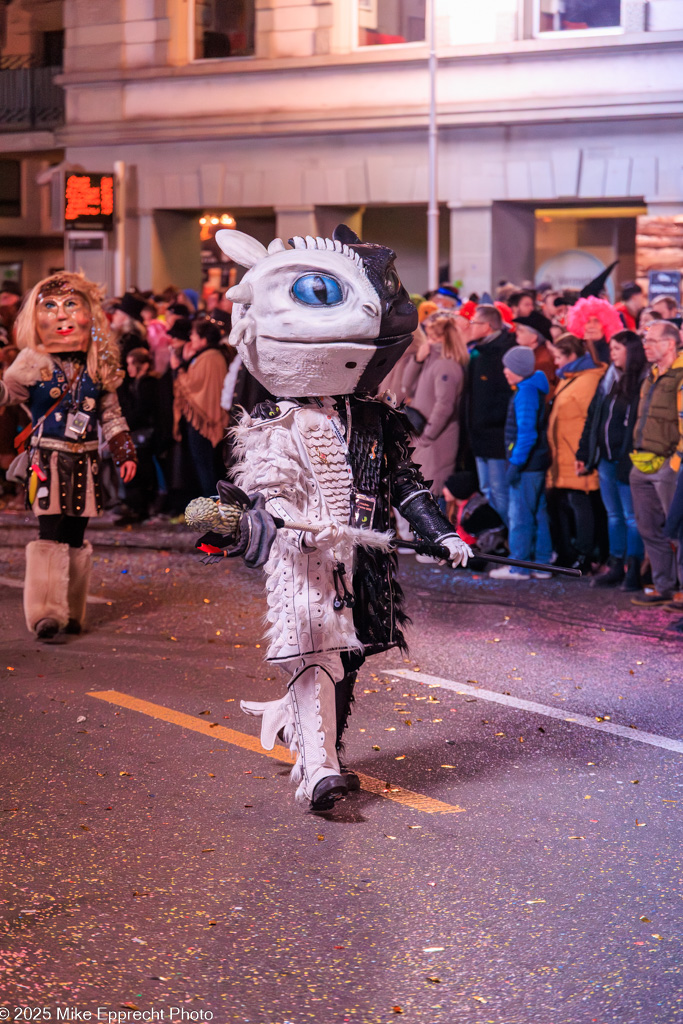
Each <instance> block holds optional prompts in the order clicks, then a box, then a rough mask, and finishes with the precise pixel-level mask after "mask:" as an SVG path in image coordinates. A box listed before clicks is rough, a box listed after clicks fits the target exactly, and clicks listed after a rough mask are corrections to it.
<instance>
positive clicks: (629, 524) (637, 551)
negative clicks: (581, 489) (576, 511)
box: [598, 459, 645, 559]
mask: <svg viewBox="0 0 683 1024" xmlns="http://www.w3.org/2000/svg"><path fill="white" fill-rule="evenodd" d="M617 467H618V463H617V462H608V461H607V459H601V461H600V462H599V464H598V476H599V477H600V495H601V497H602V503H603V505H604V506H605V511H606V512H607V531H608V534H609V553H610V557H611V558H621V559H623V558H624V557H626V558H633V557H635V558H641V559H642V558H643V556H644V554H645V548H644V546H643V540H642V537H641V536H640V533H639V532H638V526H637V525H636V514H635V512H634V510H633V498H632V497H631V487H630V485H629V484H623V483H621V481H620V480H619V479H618V477H617Z"/></svg>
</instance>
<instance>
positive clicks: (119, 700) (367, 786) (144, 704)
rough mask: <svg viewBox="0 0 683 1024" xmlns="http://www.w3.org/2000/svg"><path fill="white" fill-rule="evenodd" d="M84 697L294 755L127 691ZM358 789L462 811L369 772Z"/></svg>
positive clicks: (431, 810) (285, 756)
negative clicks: (395, 786)
mask: <svg viewBox="0 0 683 1024" xmlns="http://www.w3.org/2000/svg"><path fill="white" fill-rule="evenodd" d="M88 697H96V698H97V700H104V701H107V703H108V704H116V705H117V706H118V707H121V708H128V709H129V710H130V711H139V712H140V714H142V715H149V716H150V717H151V718H158V719H160V720H161V721H162V722H170V723H171V724H172V725H180V726H182V728H183V729H192V730H193V731H194V732H201V733H202V734H203V735H204V736H210V737H211V739H212V740H221V741H222V742H223V743H232V745H233V746H235V747H242V749H243V750H251V751H252V753H254V754H262V755H263V756H264V757H272V758H274V759H275V760H276V761H286V762H287V763H288V764H294V754H292V752H291V751H290V750H288V749H287V747H283V746H281V744H279V743H277V744H276V745H275V747H274V748H273V750H264V749H263V747H262V746H261V743H260V742H259V740H258V739H257V737H256V736H249V734H248V733H245V732H238V731H237V730H236V729H228V728H227V727H226V726H224V725H214V726H212V725H211V724H210V723H209V722H202V721H201V719H199V718H195V716H194V715H186V714H184V713H183V712H182V711H174V710H173V708H165V707H164V706H163V705H162V704H153V703H152V702H151V701H148V700H140V699H139V698H138V697H131V696H130V694H127V693H119V692H118V690H94V691H92V692H91V693H89V694H88ZM358 777H359V778H360V784H361V788H362V789H364V790H366V792H368V793H375V794H377V795H379V796H383V797H386V799H387V800H393V801H394V802H395V803H397V804H403V806H404V807H411V808H412V809H413V810H414V811H424V812H425V813H426V814H457V813H458V812H459V811H464V810H465V808H464V807H458V805H457V804H446V803H443V801H441V800H434V799H433V798H432V797H430V796H424V795H423V794H422V793H413V792H412V791H411V790H409V789H387V788H386V783H385V782H381V781H380V780H379V779H375V778H373V776H372V775H362V774H361V773H360V772H359V773H358Z"/></svg>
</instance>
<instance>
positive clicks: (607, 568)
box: [0, 274, 683, 610]
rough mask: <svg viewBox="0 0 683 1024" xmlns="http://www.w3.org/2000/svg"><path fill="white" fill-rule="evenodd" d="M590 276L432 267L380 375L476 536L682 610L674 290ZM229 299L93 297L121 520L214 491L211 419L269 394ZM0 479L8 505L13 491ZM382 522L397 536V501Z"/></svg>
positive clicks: (508, 571) (6, 331) (508, 570)
mask: <svg viewBox="0 0 683 1024" xmlns="http://www.w3.org/2000/svg"><path fill="white" fill-rule="evenodd" d="M605 279H606V274H604V275H601V277H600V278H598V279H596V281H594V282H591V283H590V285H588V286H587V287H586V288H585V289H584V290H583V292H581V293H576V292H557V291H555V290H553V289H552V288H551V287H550V286H540V287H536V288H532V287H522V288H520V287H516V286H514V285H512V284H509V283H504V284H501V286H500V287H499V289H498V290H497V292H496V295H495V298H494V297H492V296H490V295H487V294H484V295H481V296H480V295H471V296H470V297H469V298H468V299H467V301H462V299H461V298H460V296H459V294H458V290H457V289H456V288H452V287H449V286H447V285H444V286H442V287H441V288H439V290H438V291H437V292H435V293H433V294H430V295H427V296H414V298H415V301H416V303H417V305H418V313H419V320H420V325H419V327H418V329H417V331H416V332H415V336H414V339H413V343H412V345H411V346H410V348H409V350H408V351H407V352H406V354H405V355H404V356H403V358H402V359H401V361H400V362H399V363H398V364H397V366H396V367H394V369H393V370H392V371H391V373H390V375H389V377H388V378H387V379H386V380H385V382H384V383H383V385H382V388H381V390H382V391H389V392H392V393H393V394H394V395H395V396H396V400H397V401H398V402H399V404H401V405H402V407H403V408H404V410H405V412H406V415H407V416H408V418H409V419H410V421H411V424H412V427H413V431H414V434H415V452H414V456H413V457H414V458H415V460H416V461H417V462H418V463H419V464H420V465H421V467H422V469H423V473H424V476H425V478H426V479H427V480H428V481H430V483H429V486H430V487H431V489H432V491H433V493H434V495H435V496H436V497H437V499H438V500H439V501H440V503H441V504H442V507H443V508H444V510H445V511H446V512H447V514H448V515H449V517H450V518H451V521H452V522H453V524H454V526H455V527H456V528H457V529H458V532H459V533H460V535H461V536H462V537H463V538H464V539H465V540H467V541H469V542H471V543H476V545H477V547H478V549H479V551H481V552H484V553H486V552H488V553H494V552H496V553H509V554H510V556H511V557H513V558H514V559H517V560H527V561H534V562H536V563H550V562H557V563H558V564H560V565H564V566H573V567H576V568H579V569H580V570H581V571H582V573H584V574H588V575H591V577H592V579H591V585H593V586H596V587H616V586H620V587H621V588H622V589H624V590H627V591H631V592H633V594H634V597H633V600H634V601H635V602H636V603H638V604H642V605H659V604H667V605H668V606H671V607H673V608H678V609H680V610H683V543H681V544H679V543H678V541H679V539H680V538H681V533H682V531H683V484H681V481H682V480H683V474H682V473H681V469H680V467H681V456H682V455H683V355H682V354H681V315H680V310H679V309H678V306H677V304H676V302H675V301H674V300H673V299H670V298H668V297H664V298H660V299H658V300H657V301H655V302H653V303H652V305H648V304H647V300H646V297H645V295H644V293H643V291H642V289H641V288H640V287H639V285H637V284H627V285H625V286H624V287H623V288H622V289H621V296H620V300H619V301H618V302H617V303H611V302H610V301H609V299H608V297H607V293H606V292H605V290H604V289H605ZM20 303H21V294H20V292H19V290H18V288H17V287H16V286H15V285H13V284H12V283H9V282H5V283H4V284H2V285H1V286H0V374H1V373H2V372H3V370H4V368H6V367H7V366H8V365H9V364H10V363H11V362H12V360H13V358H15V356H16V354H17V349H16V348H15V346H14V343H13V323H14V319H15V318H16V315H17V312H18V310H19V307H20ZM231 308H232V304H231V302H230V301H229V300H228V299H227V298H226V297H225V295H224V294H223V293H221V292H212V293H209V294H205V295H204V296H203V297H202V298H200V297H199V295H198V294H197V293H196V292H194V291H192V290H190V289H186V290H185V291H179V290H177V289H176V288H171V287H169V288H168V289H166V291H164V292H163V293H161V294H153V293H151V292H144V293H141V292H139V291H138V290H137V289H131V290H129V291H128V292H126V293H125V294H124V295H123V296H120V297H118V298H115V299H110V300H108V301H107V302H106V303H105V309H106V312H107V315H108V317H109V319H110V322H111V327H112V332H113V335H114V337H115V339H116V341H117V343H118V347H119V351H120V358H121V367H122V369H123V370H124V371H125V377H124V380H123V383H122V385H121V388H120V389H119V398H120V403H121V407H122V410H123V412H124V415H125V417H126V419H127V421H128V424H129V426H130V429H131V433H132V435H133V439H134V441H135V445H136V448H137V452H138V460H139V468H138V472H137V475H136V477H135V479H134V480H133V481H132V482H131V483H128V484H122V483H121V482H120V481H118V479H117V478H116V476H115V474H114V473H113V472H112V473H111V475H107V474H106V473H105V479H104V480H103V484H104V488H105V491H106V492H107V493H108V501H107V504H108V507H109V509H110V510H111V512H110V514H111V515H112V517H114V518H115V522H116V523H117V524H120V525H129V524H134V523H140V522H144V521H152V522H158V521H161V520H163V519H171V520H177V521H180V519H181V517H182V512H183V509H184V507H185V505H186V503H187V501H188V500H190V499H191V498H193V497H196V496H197V495H206V496H208V495H211V494H213V493H215V489H216V480H217V479H219V478H220V477H222V476H224V475H225V467H226V465H227V466H229V464H230V441H229V439H228V437H227V428H228V427H229V425H230V424H231V422H234V421H235V418H236V416H237V415H238V410H239V409H240V408H242V407H243V408H246V409H247V410H249V411H251V409H252V408H253V407H254V405H255V404H256V403H258V402H260V401H262V400H264V399H265V398H268V397H271V396H269V395H268V394H267V393H266V392H265V391H264V389H263V388H262V387H261V386H260V385H259V384H258V382H257V381H255V380H254V378H253V377H251V376H250V375H249V374H248V373H247V371H246V368H245V367H244V366H243V365H242V362H241V359H240V357H239V355H238V354H237V353H236V351H235V349H234V348H232V347H231V346H230V345H228V343H227V338H228V335H229V332H230V327H231ZM24 422H26V419H25V412H23V411H22V410H21V408H17V407H11V408H4V409H2V410H0V480H1V479H2V477H1V474H2V471H3V470H5V469H6V468H7V466H8V465H9V463H10V462H11V459H12V457H13V455H14V449H13V445H12V441H13V438H14V436H15V435H16V433H17V431H18V430H19V429H21V427H22V426H23V424H24ZM105 454H106V453H105ZM105 465H106V459H105ZM4 487H5V494H4V500H5V502H6V503H9V504H10V505H11V504H12V502H14V504H15V506H16V507H19V506H20V504H21V503H22V502H23V496H22V495H21V494H17V495H15V496H14V497H13V496H12V489H11V486H10V485H4ZM397 529H398V532H399V534H400V535H401V536H403V537H404V538H406V539H407V534H406V529H407V524H406V523H405V522H404V521H402V520H401V517H400V516H398V514H397ZM406 550H408V549H406ZM417 557H418V558H420V559H422V560H427V556H424V555H418V556H417ZM477 564H478V565H481V566H485V562H484V561H480V562H478V563H477ZM490 575H491V576H492V577H493V578H505V579H510V580H529V579H530V578H534V579H544V578H547V577H548V576H549V575H550V574H549V573H548V572H547V571H546V570H543V569H541V568H538V569H525V568H521V567H516V566H502V567H497V568H494V569H492V570H491V571H490Z"/></svg>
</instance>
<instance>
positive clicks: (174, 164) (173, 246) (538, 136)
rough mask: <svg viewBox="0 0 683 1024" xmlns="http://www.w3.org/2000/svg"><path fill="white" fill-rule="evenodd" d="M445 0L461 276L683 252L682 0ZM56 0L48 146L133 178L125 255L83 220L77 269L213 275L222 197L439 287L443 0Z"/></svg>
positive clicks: (22, 0)
mask: <svg viewBox="0 0 683 1024" xmlns="http://www.w3.org/2000/svg"><path fill="white" fill-rule="evenodd" d="M55 2H56V0H45V2H44V3H40V0H31V2H29V0H14V2H13V4H12V5H10V7H9V9H8V10H9V11H12V8H15V10H18V9H19V8H21V7H22V6H23V7H25V8H26V7H28V8H34V9H37V8H43V9H44V10H47V8H48V7H51V6H52V5H53V4H54V3H55ZM434 2H435V4H436V7H435V21H436V45H437V53H438V71H437V90H436V99H437V113H438V126H439V171H438V181H439V186H438V198H439V206H440V214H441V215H440V261H441V263H442V264H443V265H444V267H445V268H447V271H445V272H447V275H448V277H449V279H451V280H454V279H460V280H461V281H462V282H463V284H464V287H465V289H466V290H467V291H470V290H478V291H481V290H482V289H485V288H486V289H490V288H491V287H493V286H495V284H496V283H497V282H498V281H499V280H501V279H504V278H507V279H511V280H515V281H521V280H524V279H534V277H535V276H536V275H537V273H538V271H539V269H542V268H543V266H544V265H545V266H546V267H547V266H548V260H549V259H550V260H552V259H553V258H554V257H556V256H557V255H558V254H559V253H564V254H566V253H569V254H571V253H572V252H573V251H574V250H579V251H581V252H583V253H588V254H589V256H592V257H593V258H595V259H596V260H600V261H601V262H602V263H607V262H610V261H611V259H616V258H619V259H620V261H621V262H620V267H619V270H618V278H619V280H626V279H633V278H634V277H635V276H636V275H637V274H641V275H642V274H643V273H644V271H646V270H647V269H650V268H651V266H652V263H653V262H654V263H656V264H657V268H659V269H664V267H665V266H666V267H669V268H671V269H675V268H676V267H678V268H679V269H683V0H621V2H619V0H479V4H478V5H473V4H468V3H466V2H465V0H434ZM57 6H58V7H59V10H60V12H61V16H62V18H63V28H64V51H63V52H64V60H63V72H62V73H61V74H60V75H58V76H57V78H56V83H57V85H58V87H61V88H62V89H63V90H64V94H65V97H66V100H65V114H64V123H63V124H62V125H61V126H59V127H57V128H56V129H55V130H54V131H53V132H52V133H51V134H50V138H49V143H50V144H49V146H48V145H47V143H48V139H47V138H44V139H41V141H40V146H42V148H40V149H34V150H31V154H32V155H31V159H36V160H39V161H40V160H42V161H43V163H45V162H46V160H49V158H52V160H53V166H56V164H57V158H59V159H61V160H62V161H63V164H62V166H63V168H66V173H68V172H69V169H70V168H76V169H78V170H80V171H81V172H92V173H99V174H103V173H116V175H117V183H118V187H117V192H116V202H117V218H118V226H117V229H116V231H115V232H113V233H109V234H108V235H107V236H106V238H105V240H104V243H103V245H104V249H105V250H106V253H107V256H106V260H105V259H104V254H103V251H100V254H99V255H98V250H97V249H93V250H90V249H88V247H87V246H88V244H89V243H88V241H87V239H88V238H89V237H90V236H88V235H87V234H85V235H81V236H78V239H77V242H78V243H80V247H79V248H76V249H74V248H73V246H72V248H71V249H68V251H69V255H68V256H67V259H68V260H71V261H72V263H74V265H75V264H76V263H80V264H82V265H84V267H85V268H86V269H89V270H90V272H91V273H95V272H96V271H97V268H98V267H99V268H101V274H102V273H104V274H106V275H107V277H108V283H109V285H110V288H112V289H115V290H121V288H122V286H123V285H124V284H131V283H135V284H137V285H138V286H139V287H140V288H154V289H161V288H163V287H164V286H165V285H167V284H169V283H171V282H172V283H174V284H176V285H178V286H181V287H182V286H185V287H198V286H199V285H200V283H201V280H202V259H203V260H204V277H206V274H207V270H212V271H213V273H214V275H216V274H218V275H220V268H216V266H213V265H212V264H213V262H215V261H214V260H213V256H212V253H211V251H210V250H211V246H210V238H209V241H208V243H207V241H206V239H207V236H210V234H211V232H210V229H209V228H207V225H211V223H212V222H213V221H215V222H216V223H220V219H221V217H224V218H225V217H228V218H230V222H231V223H232V222H233V221H234V222H235V223H236V224H237V226H238V227H239V228H240V229H241V230H245V231H248V232H251V233H253V234H255V235H256V236H257V237H259V238H261V239H262V240H263V241H264V242H268V241H269V240H270V239H271V238H272V237H274V236H275V235H279V236H281V237H283V238H288V237H290V236H291V235H292V234H294V233H297V234H312V235H321V234H323V235H324V234H326V233H329V232H330V231H331V229H332V227H333V226H334V224H335V223H337V222H339V221H340V220H344V221H346V222H347V223H349V224H351V225H352V226H354V227H355V228H356V229H357V230H358V231H359V233H362V235H363V236H364V237H366V238H367V239H369V240H372V239H374V238H376V239H378V240H381V241H382V242H385V243H387V244H390V245H393V246H394V247H395V248H396V249H397V251H398V252H399V253H400V269H401V273H402V277H403V278H404V280H405V282H406V284H407V286H408V287H409V289H410V290H413V291H419V290H422V289H424V288H425V287H426V283H427V282H426V273H427V271H426V205H427V198H428V156H427V127H428V114H429V103H430V87H429V73H428V56H429V51H428V45H427V43H426V41H425V40H426V36H427V30H428V20H429V19H428V18H426V16H425V14H426V12H425V2H424V0H62V2H60V3H58V4H57ZM3 45H4V47H5V50H6V43H5V44H3ZM2 73H3V72H0V75H2ZM33 134H34V135H35V132H34V133H33ZM30 135H31V133H30V132H29V133H24V135H23V136H22V145H23V146H24V147H25V149H26V150H30V149H31V146H33V145H34V144H35V145H37V144H38V142H37V140H34V142H31V139H30V138H29V137H28V136H30ZM16 140H18V135H17V136H16V139H15V141H16ZM3 145H5V143H3ZM16 150H17V147H16V146H15V149H14V150H13V151H12V152H16ZM46 154H47V156H46ZM27 160H28V156H27ZM31 173H33V172H32V171H31ZM59 173H61V172H60V171H57V172H55V175H56V177H57V181H58V182H59V180H60V179H59ZM54 192H55V195H57V194H58V189H55V190H54ZM56 201H57V200H56V199H55V202H56ZM46 202H47V200H46ZM202 221H203V223H200V222H202ZM52 223H53V224H54V218H53V221H52ZM224 223H225V221H224ZM0 226H3V222H0ZM73 234H75V233H72V232H67V248H68V247H69V240H70V239H71V237H72V235H73ZM95 234H96V233H95ZM202 234H204V236H205V240H204V242H203V241H202V238H201V236H202ZM639 239H640V241H639ZM643 239H645V240H646V242H647V244H646V245H645V244H642V243H643ZM95 242H96V239H95V238H94V236H93V245H94V244H95ZM205 243H206V244H205ZM643 254H647V255H643ZM214 255H215V254H214ZM216 259H217V257H216ZM98 260H100V261H101V262H98ZM638 261H640V262H638ZM648 261H649V266H648ZM660 264H661V266H660ZM550 266H551V267H552V264H551V265H550ZM655 269H656V268H655ZM549 272H551V271H550V270H549ZM213 279H214V280H216V279H217V278H216V277H215V276H214V278H213ZM25 283H26V284H29V283H31V282H30V281H26V282H25Z"/></svg>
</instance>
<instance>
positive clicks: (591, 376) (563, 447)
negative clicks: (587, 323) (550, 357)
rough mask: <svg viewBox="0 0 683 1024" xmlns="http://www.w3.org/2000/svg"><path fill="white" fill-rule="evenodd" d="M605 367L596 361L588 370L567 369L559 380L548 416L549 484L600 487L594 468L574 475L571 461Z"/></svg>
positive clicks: (582, 487)
mask: <svg viewBox="0 0 683 1024" xmlns="http://www.w3.org/2000/svg"><path fill="white" fill-rule="evenodd" d="M606 371H607V366H606V365H605V364H604V363H598V365H597V366H594V367H592V368H591V369H589V370H579V371H578V372H577V373H568V374H567V375H566V377H564V378H562V379H561V380H560V383H559V384H558V386H557V390H556V392H555V398H554V399H553V404H552V408H551V410H550V416H549V418H548V442H549V444H550V454H551V455H552V460H553V461H552V465H551V467H550V469H549V470H548V478H547V484H548V487H568V488H570V489H571V490H573V491H597V490H598V489H599V487H600V483H599V481H598V473H597V470H594V471H593V472H592V473H589V474H588V475H587V476H577V475H576V469H575V467H574V463H575V462H576V451H577V448H578V447H579V441H580V440H581V434H582V433H583V427H584V424H585V422H586V416H587V415H588V406H589V405H590V404H591V401H592V399H593V395H594V394H595V392H596V391H597V388H598V384H599V383H600V380H601V378H602V377H603V376H604V374H605V372H606Z"/></svg>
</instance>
